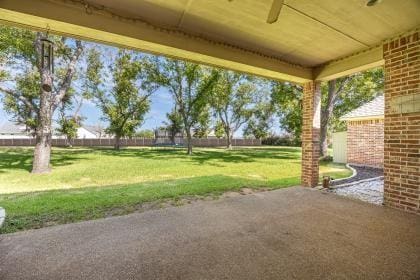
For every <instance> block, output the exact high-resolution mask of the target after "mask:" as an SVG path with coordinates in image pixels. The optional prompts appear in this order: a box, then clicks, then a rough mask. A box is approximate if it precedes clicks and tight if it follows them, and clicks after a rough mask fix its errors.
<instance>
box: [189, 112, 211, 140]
mask: <svg viewBox="0 0 420 280" xmlns="http://www.w3.org/2000/svg"><path fill="white" fill-rule="evenodd" d="M209 109H210V108H209V106H205V107H204V108H203V111H202V113H201V114H200V116H199V118H198V121H197V124H196V125H195V126H194V128H193V131H194V134H193V136H194V137H195V138H206V137H207V135H208V134H209V131H210V110H209Z"/></svg>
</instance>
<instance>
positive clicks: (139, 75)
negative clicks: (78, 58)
mask: <svg viewBox="0 0 420 280" xmlns="http://www.w3.org/2000/svg"><path fill="white" fill-rule="evenodd" d="M93 57H98V56H97V55H95V54H92V62H91V63H93V64H95V65H100V63H98V62H97V61H95V59H93ZM148 67H149V66H148V64H147V60H146V59H145V58H144V57H139V58H136V57H134V53H133V52H130V51H126V50H120V51H119V52H118V54H117V55H116V57H115V59H114V62H113V63H112V65H111V66H110V72H111V74H112V79H113V87H112V89H110V90H107V89H102V88H101V87H99V86H98V85H94V86H92V88H94V89H96V90H93V95H94V98H95V99H96V100H97V102H98V106H99V108H100V109H101V110H102V113H103V114H104V117H103V118H104V120H107V121H108V122H109V125H108V128H107V129H106V131H107V133H109V134H112V135H114V138H115V143H114V148H115V149H116V150H119V149H120V146H121V138H122V137H131V136H133V135H134V134H135V132H136V129H137V128H138V127H139V126H140V125H141V124H142V123H143V121H144V116H145V114H146V113H147V112H148V111H149V109H150V104H149V103H150V101H149V97H150V96H151V95H152V94H153V93H154V92H155V91H156V90H157V88H158V86H157V84H155V83H154V82H153V80H152V79H151V76H150V75H149V71H148ZM100 69H101V67H98V68H97V71H98V70H100Z"/></svg>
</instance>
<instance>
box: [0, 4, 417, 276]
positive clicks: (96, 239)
mask: <svg viewBox="0 0 420 280" xmlns="http://www.w3.org/2000/svg"><path fill="white" fill-rule="evenodd" d="M0 22H1V23H2V24H10V25H15V26H21V27H25V28H30V29H35V30H43V31H49V32H51V33H56V34H62V35H66V36H72V37H77V38H82V39H84V40H91V41H96V42H101V43H105V44H111V45H117V46H121V47H126V48H130V49H136V50H140V51H144V52H149V53H154V54H159V55H166V56H170V57H175V58H179V59H187V60H191V61H194V62H197V63H203V64H207V65H213V66H217V67H223V68H228V69H232V70H236V71H242V72H246V73H250V74H253V75H259V76H263V77H267V78H270V79H277V80H283V81H289V82H292V83H298V84H302V85H303V88H304V98H303V116H302V118H303V132H302V142H303V143H302V178H301V185H302V187H301V186H298V187H292V188H289V189H285V190H277V191H272V192H263V193H255V194H250V195H246V196H237V197H231V198H223V199H220V200H218V201H210V202H209V201H202V202H197V203H194V204H192V205H187V206H184V207H179V208H175V207H170V208H166V209H161V210H156V211H149V212H145V213H136V214H132V215H127V216H121V217H114V218H108V219H102V220H96V221H88V222H82V223H75V224H69V225H61V226H54V227H50V228H45V229H39V230H32V231H26V232H21V233H15V234H9V235H2V236H1V237H0V252H1V253H0V268H1V269H0V278H1V279H68V278H72V279H136V278H138V279H223V278H225V279H337V278H345V279H349V278H350V279H379V278H380V279H417V278H419V277H420V270H419V266H418V263H419V260H420V251H419V248H420V238H419V232H420V220H419V217H418V216H417V215H419V214H420V157H419V155H420V57H419V53H420V52H419V51H420V36H419V33H420V30H419V28H420V2H419V1H418V0H404V1H385V0H384V1H374V0H369V1H367V0H351V1H334V0H319V1H299V0H284V1H283V0H264V1H253V0H243V1H242V0H241V1H240V0H219V1H205V0H171V1H148V0H138V1H132V0H120V1H112V0H89V1H86V0H20V1H16V0H0ZM372 67H384V69H385V92H384V96H385V115H384V131H385V133H384V204H385V206H387V207H380V206H375V205H371V204H367V203H363V202H360V201H355V200H351V199H348V198H343V197H339V196H336V195H334V194H331V193H327V192H321V191H317V190H314V189H311V187H315V186H316V185H317V184H318V178H319V162H318V160H319V129H320V107H321V105H320V104H321V91H320V84H321V82H323V81H328V80H331V79H335V78H338V77H342V76H346V75H350V74H352V73H355V72H358V71H363V70H365V69H369V68H372ZM390 208H398V209H400V210H403V211H405V212H409V213H410V214H409V213H404V212H403V211H397V210H395V209H390ZM413 214H417V215H413Z"/></svg>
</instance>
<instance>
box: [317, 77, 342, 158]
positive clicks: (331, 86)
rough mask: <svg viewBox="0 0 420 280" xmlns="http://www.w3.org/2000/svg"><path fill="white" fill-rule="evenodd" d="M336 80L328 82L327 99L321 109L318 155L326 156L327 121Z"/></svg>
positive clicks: (332, 107) (334, 95)
mask: <svg viewBox="0 0 420 280" xmlns="http://www.w3.org/2000/svg"><path fill="white" fill-rule="evenodd" d="M337 93H338V92H337V90H336V80H331V81H329V82H328V99H327V104H326V106H325V108H323V110H321V129H320V135H319V138H320V139H319V140H320V156H321V157H326V156H327V155H328V122H329V120H330V117H331V115H332V113H333V109H334V101H335V99H336V96H337Z"/></svg>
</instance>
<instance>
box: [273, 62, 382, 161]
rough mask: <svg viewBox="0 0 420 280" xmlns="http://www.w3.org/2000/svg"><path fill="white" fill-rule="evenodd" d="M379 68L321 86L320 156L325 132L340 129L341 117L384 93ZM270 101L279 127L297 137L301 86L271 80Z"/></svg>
mask: <svg viewBox="0 0 420 280" xmlns="http://www.w3.org/2000/svg"><path fill="white" fill-rule="evenodd" d="M383 79H384V78H383V70H382V68H377V69H371V70H367V71H364V72H360V73H356V74H353V75H351V76H348V77H343V78H339V79H337V80H332V81H329V82H328V83H323V84H322V85H321V95H322V103H321V129H320V140H321V141H320V148H321V156H324V155H327V148H328V145H327V143H328V142H327V139H328V133H329V131H332V130H343V129H344V127H345V124H344V122H341V121H340V118H341V117H342V116H343V115H344V114H346V113H348V112H350V111H352V110H354V109H356V108H357V107H360V106H361V105H363V104H364V103H366V102H369V101H371V100H372V99H373V98H375V97H376V96H377V95H378V94H382V92H383V83H384V80H383ZM271 94H272V102H273V105H274V106H275V109H276V110H277V112H278V115H279V117H280V126H281V127H282V128H283V129H284V130H285V131H286V132H288V133H291V134H292V135H294V137H295V139H294V140H295V141H299V140H300V135H301V132H302V98H303V93H302V88H301V87H300V86H297V85H293V84H290V83H287V82H273V83H272V93H271Z"/></svg>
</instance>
